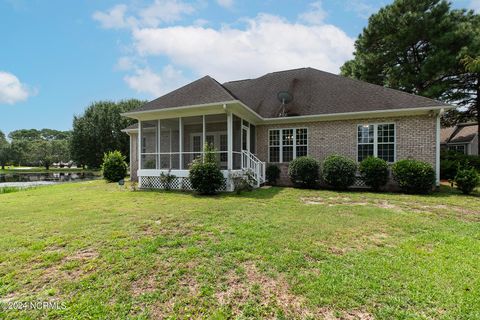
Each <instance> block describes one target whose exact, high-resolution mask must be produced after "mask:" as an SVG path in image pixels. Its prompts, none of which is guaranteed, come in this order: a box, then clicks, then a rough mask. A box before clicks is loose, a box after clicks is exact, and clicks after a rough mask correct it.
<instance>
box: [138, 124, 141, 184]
mask: <svg viewBox="0 0 480 320" xmlns="http://www.w3.org/2000/svg"><path fill="white" fill-rule="evenodd" d="M137 152H138V166H137V167H138V169H137V177H138V185H139V187H140V188H141V187H142V176H141V175H140V170H141V169H142V121H140V120H138V143H137Z"/></svg>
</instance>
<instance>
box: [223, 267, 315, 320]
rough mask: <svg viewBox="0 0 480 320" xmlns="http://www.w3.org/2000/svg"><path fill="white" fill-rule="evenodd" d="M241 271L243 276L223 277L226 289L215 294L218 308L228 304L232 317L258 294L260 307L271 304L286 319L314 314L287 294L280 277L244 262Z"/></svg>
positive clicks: (299, 300)
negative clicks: (279, 310) (274, 276)
mask: <svg viewBox="0 0 480 320" xmlns="http://www.w3.org/2000/svg"><path fill="white" fill-rule="evenodd" d="M243 268H244V269H245V274H244V276H243V277H241V276H239V275H238V274H237V273H235V272H234V271H230V272H229V273H228V274H227V275H226V278H227V283H226V290H224V291H220V292H217V293H216V294H215V295H216V298H217V300H218V302H219V303H220V304H221V305H229V306H230V307H231V308H232V312H233V314H234V315H240V314H241V308H242V305H244V304H245V303H247V301H248V300H250V299H253V298H257V297H258V295H259V297H258V298H259V299H260V303H261V304H262V305H264V306H266V305H271V304H273V305H275V306H277V307H278V308H280V309H282V311H283V312H284V313H285V314H286V315H287V316H295V317H301V318H305V317H312V316H313V315H314V312H312V311H310V310H309V309H308V308H307V307H306V306H305V301H304V299H303V298H302V297H299V296H296V295H294V294H292V293H291V291H290V287H289V285H288V283H287V281H286V280H285V278H283V277H282V276H278V277H277V278H271V277H268V276H267V275H265V274H263V273H262V272H260V271H259V270H258V269H257V267H256V266H255V264H253V263H246V264H244V265H243ZM255 285H258V287H259V292H256V290H255V289H254V288H253V287H254V286H255ZM272 317H273V315H272Z"/></svg>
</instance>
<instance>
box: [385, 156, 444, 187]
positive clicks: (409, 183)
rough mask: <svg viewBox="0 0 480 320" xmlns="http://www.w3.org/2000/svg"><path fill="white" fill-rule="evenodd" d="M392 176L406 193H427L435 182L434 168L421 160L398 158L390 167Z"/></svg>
mask: <svg viewBox="0 0 480 320" xmlns="http://www.w3.org/2000/svg"><path fill="white" fill-rule="evenodd" d="M392 172H393V178H394V179H395V181H397V183H398V185H399V186H400V188H401V189H402V190H403V191H404V192H406V193H429V192H431V191H432V189H433V186H434V184H435V170H433V167H432V166H431V165H430V164H428V163H426V162H423V161H418V160H400V161H398V162H396V163H395V164H394V165H393V167H392Z"/></svg>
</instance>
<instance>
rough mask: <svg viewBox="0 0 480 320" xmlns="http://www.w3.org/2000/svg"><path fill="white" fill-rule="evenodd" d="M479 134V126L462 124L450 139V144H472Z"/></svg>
mask: <svg viewBox="0 0 480 320" xmlns="http://www.w3.org/2000/svg"><path fill="white" fill-rule="evenodd" d="M477 132H478V125H477V124H461V125H459V126H458V127H457V130H455V133H454V134H453V135H452V136H451V137H450V139H449V141H448V142H449V143H462V142H471V141H472V140H473V139H474V138H475V136H476V135H477Z"/></svg>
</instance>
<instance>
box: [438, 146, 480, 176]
mask: <svg viewBox="0 0 480 320" xmlns="http://www.w3.org/2000/svg"><path fill="white" fill-rule="evenodd" d="M466 168H475V169H477V171H480V157H479V156H474V155H466V154H463V153H460V152H456V151H452V150H450V151H446V150H442V152H441V154H440V177H441V178H442V179H448V180H453V179H454V178H455V176H456V175H457V171H458V170H459V169H466Z"/></svg>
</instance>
